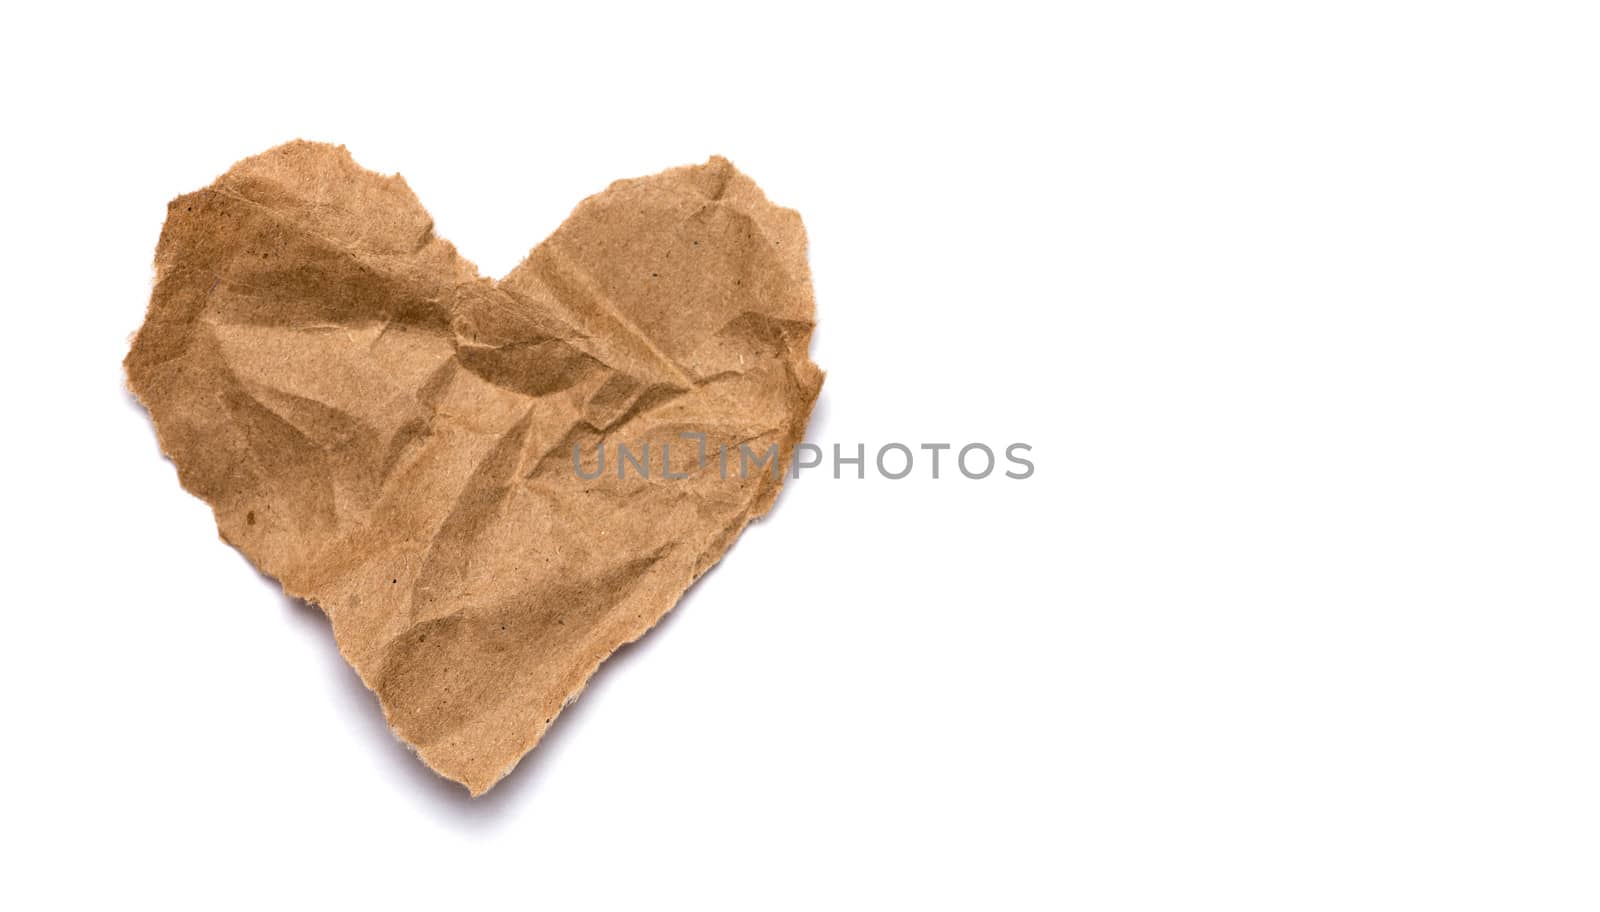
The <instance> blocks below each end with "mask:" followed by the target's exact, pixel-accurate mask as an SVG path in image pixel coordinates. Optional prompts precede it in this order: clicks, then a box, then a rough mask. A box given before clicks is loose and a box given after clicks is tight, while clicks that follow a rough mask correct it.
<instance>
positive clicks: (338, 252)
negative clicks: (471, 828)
mask: <svg viewBox="0 0 1600 912" xmlns="http://www.w3.org/2000/svg"><path fill="white" fill-rule="evenodd" d="M813 319H814V311H813V304H812V294H811V282H810V275H809V269H808V266H807V262H806V239H805V232H804V229H803V227H802V225H801V222H800V218H799V216H798V215H797V214H796V213H795V212H793V211H791V210H788V209H784V208H780V207H778V206H775V205H773V204H771V203H769V202H768V201H767V200H766V198H765V196H764V195H763V194H762V193H761V191H760V189H759V188H757V186H756V185H755V184H754V183H753V182H752V181H751V180H750V179H749V178H748V177H746V176H744V175H743V174H741V173H740V172H738V171H737V170H736V169H735V168H734V167H733V166H732V165H731V164H729V163H728V162H727V161H726V160H724V159H720V158H713V159H712V160H711V161H710V162H708V163H707V164H705V165H700V166H692V167H683V168H675V169H672V170H669V171H666V172H663V173H661V174H658V175H655V176H653V177H647V178H641V179H637V180H625V181H618V182H617V183H615V184H613V185H612V186H611V187H610V188H608V189H607V190H606V191H604V192H603V193H600V194H597V195H595V196H592V197H590V198H588V199H586V200H584V201H583V202H582V203H580V204H579V205H578V207H577V209H576V210H575V211H574V212H573V213H572V215H571V216H570V217H569V218H568V220H567V221H566V222H565V223H564V224H563V225H562V226H561V227H560V228H559V229H557V231H556V232H555V233H554V234H553V235H552V236H551V237H550V238H548V239H547V240H545V241H544V242H543V243H541V244H539V245H538V246H537V247H535V248H534V249H533V251H532V252H531V253H530V254H529V255H528V257H527V259H526V260H524V261H523V262H522V263H521V265H519V266H517V268H516V269H514V270H512V272H511V273H510V274H509V275H507V276H505V277H504V278H503V279H500V280H499V281H493V280H489V279H485V278H483V277H481V276H479V275H478V273H477V270H476V268H475V267H474V266H473V265H472V264H471V263H469V262H468V261H466V260H465V259H463V258H462V257H461V256H460V255H459V254H458V253H457V252H456V250H455V248H454V247H452V246H451V245H450V244H449V243H448V242H446V241H444V240H442V239H440V238H438V237H437V236H435V234H434V232H433V222H432V220H431V219H430V218H429V216H428V214H427V212H426V211H425V210H424V209H423V208H422V206H421V204H420V203H419V202H418V201H417V199H416V197H415V196H414V195H413V194H412V192H411V190H410V188H409V187H407V186H406V183H405V181H404V180H402V179H401V178H400V177H398V176H394V177H384V176H381V175H378V174H375V173H373V172H370V171H367V170H365V169H363V168H361V167H360V166H359V165H357V164H356V163H355V162H354V161H353V160H352V159H351V157H350V155H349V153H348V152H346V151H345V150H344V148H343V147H334V146H328V145H322V144H315V143H307V142H294V143H290V144H288V145H284V146H280V147H278V148H275V149H272V150H270V151H268V152H266V153H264V154H261V155H258V156H255V157H253V158H249V159H246V160H244V161H241V162H239V163H238V164H236V165H235V166H234V167H233V168H232V169H230V170H229V171H228V172H227V173H226V174H224V175H223V176H222V177H221V178H219V179H218V180H217V181H216V182H215V183H214V184H212V185H211V186H210V187H207V188H205V189H203V190H199V191H197V192H194V193H191V194H188V195H185V196H182V197H179V198H178V199H176V200H174V201H173V202H172V203H171V204H170V206H169V209H168V217H167V223H166V226H165V228H164V230H163V231H162V235H161V241H160V244H159V247H158V249H157V251H156V285H155V290H154V293H153V295H152V297H151V301H150V308H149V313H148V314H147V316H146V319H145V323H144V325H143V327H142V328H141V329H140V330H139V333H138V335H137V336H136V337H135V339H134V342H133V346H132V350H131V351H130V353H129V355H128V358H127V362H126V366H127V371H128V378H129V385H130V387H131V388H132V390H133V391H134V393H135V394H136V395H137V396H138V397H139V399H140V401H141V402H143V403H144V405H145V406H146V407H147V408H148V409H149V411H150V415H151V418H152V420H153V421H154V423H155V426H156V429H157V433H158V435H159V437H160V441H161V446H162V448H163V450H164V451H165V452H166V453H167V455H168V456H169V457H170V458H171V459H172V462H173V464H174V465H175V466H176V467H177V469H178V474H179V479H180V480H181V482H182V484H183V486H184V487H185V488H187V489H188V490H189V491H191V492H193V493H194V494H196V495H198V496H199V497H201V498H203V499H204V500H206V501H207V502H208V503H210V504H211V506H212V507H213V508H214V510H215V513H216V517H217V525H218V528H219V530H220V533H221V535H222V537H223V538H224V539H225V540H227V541H228V542H229V543H231V544H233V545H234V546H236V547H237V548H239V549H240V550H241V551H242V552H244V554H245V555H246V556H247V557H248V558H249V559H250V560H251V561H252V562H253V563H254V564H255V565H256V566H257V567H259V568H260V569H261V570H262V571H263V572H265V573H267V574H270V575H271V576H273V577H275V578H277V579H278V580H280V581H281V582H282V584H283V587H284V590H285V591H286V592H288V593H289V594H291V595H293V596H296V597H299V598H303V599H305V600H307V601H309V602H312V603H314V604H316V605H318V606H320V607H321V608H322V609H323V610H324V611H325V612H326V613H327V615H328V617H329V618H330V619H331V621H332V626H333V632H334V636H335V638H336V639H337V641H338V644H339V649H340V651H341V652H342V653H343V655H344V656H345V658H346V659H347V660H348V661H349V662H350V664H351V665H352V666H354V668H355V670H356V671H357V673H358V674H359V675H360V676H361V679H362V680H363V681H364V682H365V683H366V685H367V686H368V687H369V688H371V689H372V690H373V691H374V692H375V693H376V694H377V695H378V698H379V701H380V702H381V704H382V706H383V711H384V713H385V716H386V717H387V719H388V720H389V723H390V725H391V726H392V727H393V729H394V731H395V732H396V734H398V735H399V737H400V738H401V739H403V740H404V741H405V742H406V743H408V744H410V745H411V746H412V747H413V748H415V750H416V751H417V753H418V754H419V755H420V756H421V757H422V759H423V760H424V761H425V762H426V763H427V764H428V765H429V766H430V767H432V768H433V769H434V770H436V771H438V772H439V773H440V774H442V775H444V776H446V777H448V778H450V779H453V780H456V781H457V782H460V783H462V784H464V785H465V786H466V787H467V788H468V789H469V790H470V791H471V792H472V793H473V794H481V793H482V792H484V791H486V790H487V789H488V788H489V787H490V786H492V785H493V784H494V783H495V782H496V781H497V780H499V779H500V778H501V777H502V776H503V775H505V774H506V773H507V772H509V771H510V769H511V768H512V767H514V766H515V765H516V763H517V761H518V760H519V759H520V758H521V757H522V756H523V755H524V754H525V753H527V751H529V750H530V749H531V748H532V747H533V746H534V745H535V744H536V743H537V742H538V741H539V739H540V737H541V736H542V735H543V733H544V731H545V729H546V728H547V727H548V726H549V724H550V723H551V722H552V721H553V720H554V718H555V717H556V715H557V713H559V712H560V710H561V708H562V707H563V706H564V705H565V704H566V703H568V702H570V701H571V700H572V699H574V698H575V697H576V696H577V694H578V693H579V692H580V691H581V690H582V688H583V685H584V682H585V681H586V680H587V679H588V678H589V676H590V675H591V674H592V673H593V672H594V671H595V669H596V668H597V667H598V666H599V664H600V663H601V662H602V661H603V660H604V659H605V658H606V656H608V655H610V654H611V652H612V651H614V650H615V649H616V648H617V647H618V646H620V645H622V644H624V643H627V642H630V641H632V640H634V639H636V638H638V637H639V636H640V635H642V634H643V633H644V632H645V631H647V630H648V629H649V628H650V627H651V626H652V625H654V624H655V623H656V621H657V620H658V619H659V618H660V617H661V616H662V615H663V614H665V613H666V612H667V611H668V610H670V609H671V607H672V606H673V605H674V604H675V603H676V602H677V600H678V598H679V597H680V596H681V595H682V594H683V592H684V590H685V589H686V588H687V587H688V586H689V585H690V584H691V583H692V582H693V581H694V580H695V579H696V578H697V577H699V576H700V575H701V574H703V573H704V572H705V571H706V570H707V569H708V568H709V567H711V565H712V564H714V563H716V561H717V560H718V559H719V558H720V557H721V556H722V555H723V553H724V552H725V551H726V550H727V549H728V547H729V546H730V545H731V544H732V542H733V540H734V539H735V538H736V537H737V536H738V535H739V533H740V531H741V530H742V529H743V528H744V526H745V524H746V523H748V522H750V521H751V520H752V519H754V518H756V517H758V516H760V515H761V514H762V513H764V512H765V511H766V510H767V509H768V508H770V507H771V505H772V503H773V501H774V499H775V498H776V496H777V493H778V489H779V487H780V485H781V484H782V481H781V479H782V477H783V475H784V473H783V472H780V473H779V475H778V478H776V479H775V478H773V477H771V476H770V475H769V474H767V473H765V472H755V473H751V474H750V477H748V478H745V479H741V478H739V477H737V475H730V476H729V477H726V478H724V477H721V473H719V472H718V471H717V470H716V467H715V466H713V465H705V466H699V467H697V466H696V465H695V464H694V463H693V462H691V461H689V455H690V454H691V453H692V452H693V451H694V449H695V444H693V443H690V442H687V441H685V439H684V438H682V437H681V436H680V435H681V434H683V433H686V432H692V433H702V434H704V435H706V438H707V445H708V446H709V447H710V448H712V449H713V450H714V449H715V448H716V447H717V446H718V445H719V444H723V445H727V446H732V447H736V446H737V445H738V444H739V443H740V442H748V443H749V444H750V445H751V447H752V448H753V449H755V450H756V451H757V452H760V451H763V450H764V449H765V448H766V447H768V446H770V445H772V444H776V445H777V446H778V452H779V453H780V454H782V456H783V457H784V458H787V456H788V454H789V453H790V452H791V451H792V449H793V446H794V445H795V444H796V443H798V442H799V440H800V438H801V436H802V434H803V433H804V429H805V425H806V420H807V417H808V415H809V414H810V410H811V406H812V404H813V402H814V401H815V399H816V396H817V393H818V390H819V388H820V386H821V382H822V373H821V371H820V370H818V368H817V366H816V365H815V364H813V363H812V362H811V360H810V357H809V355H808V348H809V342H810V336H811V331H812V326H813ZM668 442H671V443H672V444H673V446H672V450H673V454H674V455H673V463H674V464H673V470H674V471H675V472H684V473H686V474H688V475H689V476H690V477H689V478H687V479H684V480H661V479H659V478H652V479H650V480H644V479H640V478H638V477H637V475H629V477H627V478H625V479H619V478H618V477H617V475H616V473H615V472H614V471H607V472H606V473H604V474H602V475H601V476H600V477H598V478H594V479H585V478H582V477H580V476H579V475H578V474H577V473H576V472H575V471H574V467H573V451H574V448H575V447H578V448H580V449H581V452H583V453H586V454H594V453H596V451H597V449H598V447H599V446H600V445H601V444H602V443H604V444H606V445H607V446H608V447H614V445H615V444H617V443H626V444H628V445H629V446H630V447H631V448H633V449H635V450H638V449H639V448H640V447H641V446H642V445H645V444H649V445H650V448H651V450H652V451H653V455H652V458H653V459H657V460H659V456H658V455H654V454H659V453H660V446H661V444H663V443H668ZM679 453H682V454H683V456H681V457H680V456H679V455H678V454H679Z"/></svg>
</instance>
